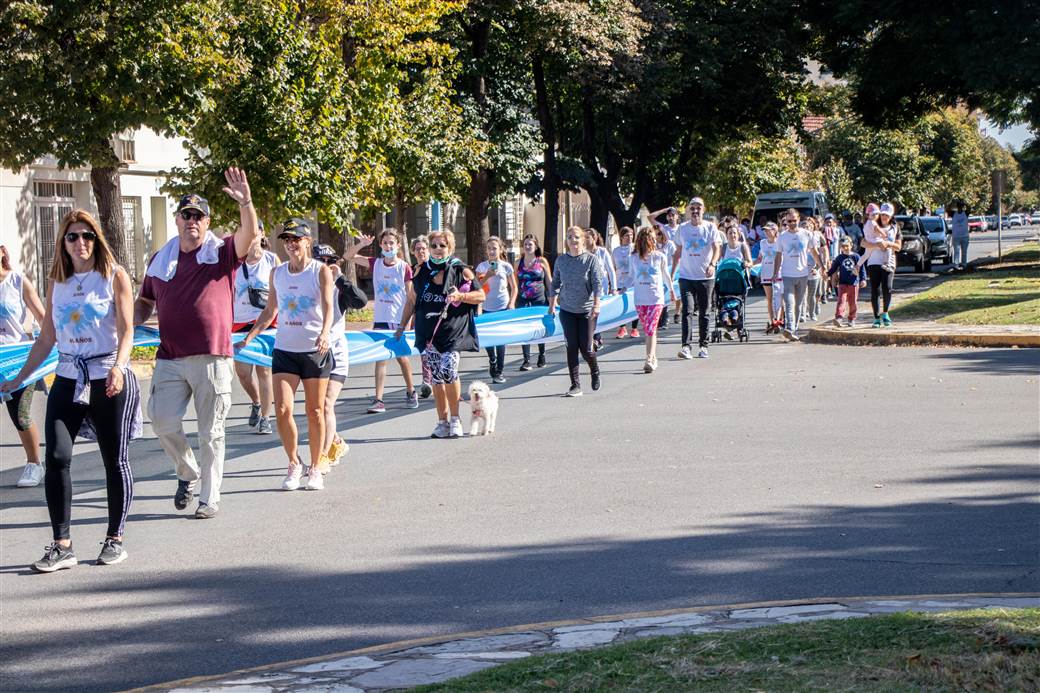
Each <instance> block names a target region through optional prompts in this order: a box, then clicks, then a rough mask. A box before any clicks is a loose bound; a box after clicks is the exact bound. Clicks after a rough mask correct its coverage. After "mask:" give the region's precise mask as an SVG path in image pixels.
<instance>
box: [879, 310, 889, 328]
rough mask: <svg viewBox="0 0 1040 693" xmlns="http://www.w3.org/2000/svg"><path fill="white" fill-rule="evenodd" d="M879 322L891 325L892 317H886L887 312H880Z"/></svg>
mask: <svg viewBox="0 0 1040 693" xmlns="http://www.w3.org/2000/svg"><path fill="white" fill-rule="evenodd" d="M881 324H882V325H884V326H885V327H892V318H890V317H888V313H882V314H881Z"/></svg>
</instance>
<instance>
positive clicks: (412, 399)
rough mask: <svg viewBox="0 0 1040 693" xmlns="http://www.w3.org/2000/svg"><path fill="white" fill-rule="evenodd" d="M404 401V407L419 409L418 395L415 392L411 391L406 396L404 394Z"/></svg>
mask: <svg viewBox="0 0 1040 693" xmlns="http://www.w3.org/2000/svg"><path fill="white" fill-rule="evenodd" d="M404 401H405V406H406V407H408V408H409V409H418V408H419V393H418V392H416V391H415V390H412V391H411V392H409V393H408V394H406V395H405V396H404Z"/></svg>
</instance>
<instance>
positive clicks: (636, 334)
mask: <svg viewBox="0 0 1040 693" xmlns="http://www.w3.org/2000/svg"><path fill="white" fill-rule="evenodd" d="M632 339H639V330H638V329H637V328H635V327H633V328H632Z"/></svg>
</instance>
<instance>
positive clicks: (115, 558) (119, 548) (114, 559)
mask: <svg viewBox="0 0 1040 693" xmlns="http://www.w3.org/2000/svg"><path fill="white" fill-rule="evenodd" d="M127 556H129V554H128V553H127V552H126V549H124V548H123V542H121V541H119V540H117V539H113V538H112V537H106V538H105V540H104V541H103V542H101V553H100V554H99V555H98V557H97V562H98V563H100V564H101V565H115V564H116V563H122V562H123V561H125V560H126V559H127Z"/></svg>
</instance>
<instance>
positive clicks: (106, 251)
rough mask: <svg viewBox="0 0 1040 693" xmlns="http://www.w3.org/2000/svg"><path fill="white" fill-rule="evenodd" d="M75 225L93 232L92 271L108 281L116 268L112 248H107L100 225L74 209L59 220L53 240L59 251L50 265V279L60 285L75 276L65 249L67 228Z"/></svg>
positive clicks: (82, 212)
mask: <svg viewBox="0 0 1040 693" xmlns="http://www.w3.org/2000/svg"><path fill="white" fill-rule="evenodd" d="M76 223H81V224H86V225H87V226H88V227H90V230H91V231H93V232H94V235H95V236H97V238H96V239H95V240H94V250H93V252H92V253H91V257H93V258H94V269H95V270H96V271H97V273H98V274H100V275H101V276H102V277H104V278H105V279H108V278H109V277H110V276H112V271H113V270H114V268H115V266H116V261H115V257H114V256H113V255H112V248H110V247H109V245H108V241H106V240H105V233H104V232H103V231H102V230H101V225H100V224H98V223H97V220H96V219H94V217H93V216H91V214H90V212H88V211H87V210H85V209H74V210H72V211H71V212H69V213H68V214H66V215H65V218H64V219H62V220H61V225H60V226H59V227H58V235H57V237H56V238H55V239H54V245H55V246H59V250H58V251H57V252H56V253H54V263H53V264H51V272H50V278H51V279H52V280H54V282H55V283H57V284H61V283H62V282H65V281H67V280H68V278H69V277H71V276H72V275H73V274H75V268H74V267H73V265H72V256H71V255H69V251H68V250H66V249H65V234H66V233H68V231H69V227H70V226H72V225H73V224H76Z"/></svg>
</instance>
